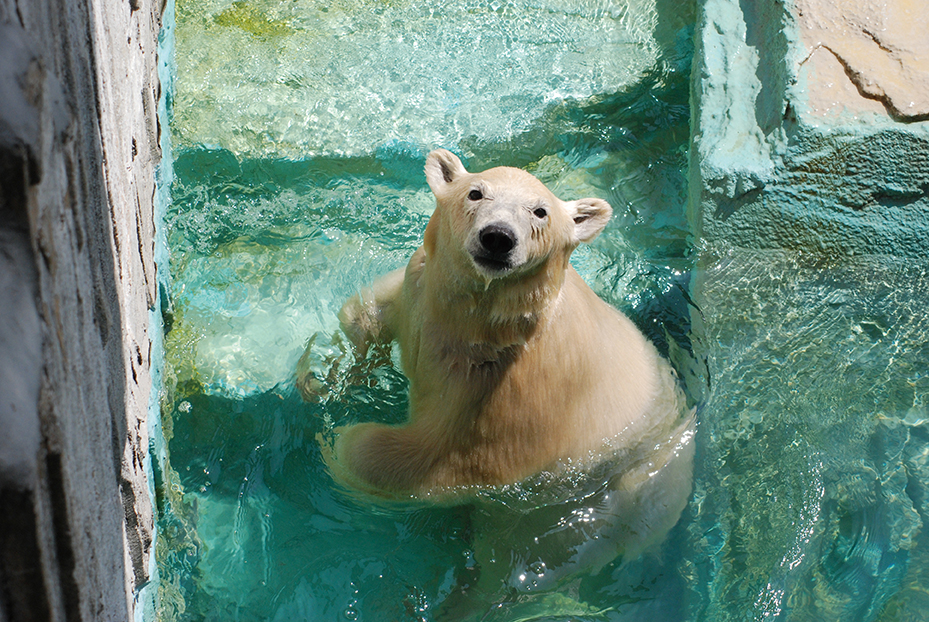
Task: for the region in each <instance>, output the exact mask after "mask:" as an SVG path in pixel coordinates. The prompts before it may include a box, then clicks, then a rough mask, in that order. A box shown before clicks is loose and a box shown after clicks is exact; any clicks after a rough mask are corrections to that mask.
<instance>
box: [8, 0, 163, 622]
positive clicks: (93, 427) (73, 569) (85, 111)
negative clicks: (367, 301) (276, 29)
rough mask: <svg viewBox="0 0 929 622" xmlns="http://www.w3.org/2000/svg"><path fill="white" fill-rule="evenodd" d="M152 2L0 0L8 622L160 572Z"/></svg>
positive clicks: (118, 603)
mask: <svg viewBox="0 0 929 622" xmlns="http://www.w3.org/2000/svg"><path fill="white" fill-rule="evenodd" d="M159 10H160V9H159V7H158V6H157V4H156V3H151V2H147V3H140V2H136V1H134V0H132V1H130V2H97V1H95V0H86V1H80V2H71V3H57V2H49V1H46V0H40V1H38V2H23V1H21V0H0V268H2V271H3V272H2V274H3V276H2V278H0V287H2V288H3V289H2V294H0V316H2V321H0V360H2V361H3V363H2V365H0V383H2V389H0V426H2V430H3V437H4V438H3V440H2V441H0V507H2V508H3V514H4V516H3V520H2V521H0V619H2V620H11V621H12V620H27V619H29V620H31V619H52V620H64V619H68V620H77V619H82V620H120V621H124V620H127V619H130V618H131V617H132V609H133V592H134V590H135V588H136V587H137V586H140V585H141V584H142V583H144V582H145V581H146V580H147V579H148V576H147V563H148V557H149V547H150V545H151V534H152V508H151V502H150V496H149V492H148V480H147V474H146V471H145V463H146V460H147V449H148V435H147V431H146V425H145V418H146V413H147V411H148V403H149V394H150V391H151V382H150V377H149V365H150V351H149V350H150V347H149V339H148V333H147V331H148V308H149V306H151V305H152V304H153V301H154V298H155V289H154V288H155V286H154V277H155V267H154V263H153V261H152V250H153V244H152V223H153V218H152V194H153V191H154V181H153V179H154V175H153V166H154V165H155V164H156V163H157V160H158V157H159V151H158V141H157V133H158V129H157V126H156V121H155V103H156V101H157V98H158V85H157V79H156V78H155V75H156V74H155V41H156V37H157V32H158V21H159V18H158V12H159Z"/></svg>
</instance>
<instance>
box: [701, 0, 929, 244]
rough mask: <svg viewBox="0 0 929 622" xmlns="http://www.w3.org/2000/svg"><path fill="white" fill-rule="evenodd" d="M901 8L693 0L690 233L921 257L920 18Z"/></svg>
mask: <svg viewBox="0 0 929 622" xmlns="http://www.w3.org/2000/svg"><path fill="white" fill-rule="evenodd" d="M909 4H911V3H907V2H905V0H895V1H892V2H886V3H881V4H880V5H879V6H878V5H874V6H871V5H869V7H870V8H869V11H872V12H871V13H870V14H865V12H864V11H863V10H862V12H861V13H862V14H861V15H857V14H856V12H855V11H851V10H849V11H846V9H847V8H849V7H846V6H845V4H843V5H842V10H841V11H839V10H838V9H837V8H834V7H833V6H832V4H831V3H828V2H824V1H823V2H820V1H818V0H785V1H784V2H781V3H762V2H757V1H756V0H751V1H742V2H739V1H737V0H709V1H707V2H704V3H703V4H702V6H701V9H700V14H699V17H698V24H697V31H696V32H697V34H696V52H695V58H694V63H695V67H694V74H693V76H694V77H693V91H692V97H693V109H694V118H693V124H694V125H693V139H692V140H693V142H692V149H691V197H690V213H691V219H692V223H693V226H694V229H695V232H696V233H697V234H698V235H702V237H703V238H705V239H708V240H719V241H726V242H728V243H731V244H732V245H734V246H739V247H747V248H798V249H803V250H809V251H816V252H821V253H825V254H855V253H859V254H860V253H878V254H893V255H902V256H914V257H915V256H924V255H926V254H927V253H929V123H926V122H925V121H923V119H925V118H926V114H927V111H929V101H927V97H929V96H927V95H926V93H927V92H929V90H927V89H926V87H925V85H926V84H927V82H929V67H926V66H925V65H926V64H927V63H926V61H925V60H924V59H926V58H929V54H927V53H926V50H925V49H923V48H925V47H929V44H927V43H925V42H924V41H923V39H924V38H925V36H924V34H919V33H925V32H926V29H925V28H922V30H920V29H919V24H921V23H923V22H925V21H926V19H927V18H926V17H925V16H923V15H922V14H919V13H917V12H916V9H915V8H914V9H912V11H913V14H912V15H909V13H908V11H909V10H910V9H909V8H908V7H909ZM920 20H921V21H920ZM914 24H916V26H914ZM875 32H877V33H879V36H877V35H875V34H874V33H875ZM921 59H922V60H921Z"/></svg>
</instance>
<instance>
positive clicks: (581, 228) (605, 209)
mask: <svg viewBox="0 0 929 622" xmlns="http://www.w3.org/2000/svg"><path fill="white" fill-rule="evenodd" d="M565 207H566V208H567V210H568V215H570V216H571V219H572V220H573V221H574V237H575V239H577V241H578V242H590V241H592V240H593V239H594V238H595V237H597V236H598V235H600V232H601V231H603V228H604V227H605V226H606V223H608V222H609V221H610V216H612V215H613V208H612V207H610V204H609V203H607V202H606V201H604V200H603V199H578V200H577V201H569V202H568V203H565Z"/></svg>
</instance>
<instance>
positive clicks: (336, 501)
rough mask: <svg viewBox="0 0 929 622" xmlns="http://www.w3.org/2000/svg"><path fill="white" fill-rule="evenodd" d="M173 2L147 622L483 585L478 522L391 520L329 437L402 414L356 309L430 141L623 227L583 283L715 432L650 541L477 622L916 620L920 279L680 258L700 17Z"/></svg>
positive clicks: (584, 9) (403, 233) (924, 376)
mask: <svg viewBox="0 0 929 622" xmlns="http://www.w3.org/2000/svg"><path fill="white" fill-rule="evenodd" d="M176 10H177V24H176V30H175V34H176V37H177V43H176V50H175V58H176V73H175V75H174V77H173V79H174V87H173V89H172V90H171V92H170V93H169V95H170V98H171V99H170V100H169V104H170V106H169V108H170V115H171V118H170V130H171V138H172V141H173V154H172V168H173V183H172V185H171V188H170V190H171V205H170V206H169V208H168V211H167V213H166V215H165V231H166V233H167V244H168V247H169V249H170V264H169V267H170V270H169V271H170V278H169V279H168V280H166V281H165V286H166V293H167V296H166V297H165V298H166V300H165V321H166V331H167V334H166V336H165V345H164V348H165V352H164V355H165V372H164V384H165V389H164V398H163V400H162V404H161V423H162V429H163V434H164V439H165V447H166V452H165V455H166V459H165V461H164V462H163V463H162V466H161V467H159V468H158V469H157V472H156V490H157V499H156V500H157V504H158V510H159V518H158V539H157V545H156V561H157V565H158V588H157V590H158V593H157V608H156V609H157V613H156V618H157V619H158V620H342V619H348V620H431V619H434V615H435V613H434V612H435V611H436V608H437V607H438V606H439V604H440V603H441V602H442V601H443V599H444V598H445V597H446V596H447V595H448V594H449V593H450V591H452V589H453V587H454V585H455V582H456V580H457V579H456V576H457V574H458V573H460V571H461V569H462V568H468V566H469V564H473V540H472V538H471V533H470V526H471V525H470V521H471V518H470V516H469V509H468V508H467V507H435V506H430V505H427V504H406V505H404V504H396V505H387V506H385V505H383V504H374V503H371V502H370V500H366V499H365V498H363V497H361V496H359V495H355V494H352V493H351V492H349V491H345V490H343V489H341V488H339V487H338V486H337V485H335V484H334V483H333V481H332V479H331V478H330V476H329V474H328V473H327V471H326V469H325V466H324V464H323V462H322V460H321V456H320V451H319V445H318V443H317V440H316V438H317V435H319V434H326V433H327V432H329V431H331V429H332V428H333V427H334V426H337V425H340V424H342V423H344V422H347V421H356V420H358V421H360V420H377V421H385V422H399V421H402V420H403V418H404V416H405V412H406V411H405V409H406V394H405V390H406V382H405V379H404V378H403V376H402V374H400V372H399V371H398V365H397V364H396V363H397V355H396V352H394V353H393V361H394V364H393V365H383V366H379V367H377V368H375V369H372V370H367V371H366V372H365V373H364V374H361V375H359V374H358V373H357V371H356V370H353V368H352V366H351V365H350V364H348V363H347V361H349V360H350V354H348V355H347V354H346V353H345V346H344V344H342V343H340V340H339V338H338V322H337V320H336V312H337V311H338V309H339V308H340V306H341V304H342V302H343V301H344V300H345V299H346V298H347V297H348V296H350V295H352V294H353V293H354V292H355V291H356V290H357V288H358V287H359V286H361V285H364V284H366V283H368V282H370V281H371V280H373V278H375V277H376V276H378V275H380V274H383V273H385V272H387V271H389V270H392V269H394V268H397V267H400V266H402V265H405V263H406V260H407V259H408V257H409V255H410V254H411V253H412V251H413V250H415V248H416V247H417V246H418V245H419V243H420V240H421V236H422V232H423V230H424V228H425V225H426V222H427V221H428V218H429V215H430V213H431V210H432V207H433V198H432V196H431V194H430V192H429V190H428V188H427V186H426V184H425V177H424V175H423V173H422V166H423V163H424V161H425V155H426V153H428V151H429V150H430V149H432V148H434V147H439V146H444V147H447V148H450V149H452V150H454V151H456V153H458V154H459V155H461V156H462V157H463V158H464V159H465V161H466V164H467V165H468V167H469V168H470V169H472V170H481V169H483V168H488V167H491V166H495V165H503V164H505V165H515V166H520V167H522V168H526V169H527V170H529V171H530V172H532V173H533V174H535V175H536V176H538V177H539V178H540V179H542V180H543V181H544V182H545V183H546V184H547V185H549V187H550V188H552V189H553V191H554V192H555V193H556V194H558V195H559V196H562V197H563V198H566V199H567V198H578V197H581V196H600V197H602V198H605V199H607V200H608V201H609V202H610V203H611V204H612V206H613V208H614V217H613V221H612V223H611V224H610V225H609V227H608V229H607V230H606V231H605V232H604V234H603V235H601V237H600V238H598V239H597V240H596V241H595V243H594V244H593V245H591V246H590V247H585V248H582V249H579V250H578V251H577V252H576V253H575V255H574V258H573V263H574V264H575V266H576V267H577V269H578V271H579V272H580V273H581V274H582V276H584V277H585V278H586V280H587V281H588V282H589V283H590V284H591V286H592V287H593V288H594V289H595V291H597V293H598V294H600V295H601V296H602V297H603V298H604V299H606V300H607V301H609V302H610V303H611V304H613V305H614V306H616V307H617V308H619V309H621V310H623V311H624V312H625V313H627V314H628V315H629V316H630V317H631V318H633V320H634V321H635V322H636V323H637V324H638V325H639V327H640V328H642V330H643V331H645V332H646V334H647V335H648V336H649V337H650V338H651V339H652V340H653V341H654V342H655V343H656V344H657V345H658V347H659V349H660V350H661V351H662V353H663V354H665V355H666V356H667V357H668V358H669V359H670V360H671V361H672V363H673V364H674V366H675V367H676V368H677V370H678V373H679V375H680V377H681V378H682V381H683V383H684V386H685V389H686V391H687V393H688V396H689V399H690V401H691V402H692V403H693V404H694V405H696V406H697V409H698V432H697V440H696V443H697V457H696V462H695V472H694V492H693V494H692V497H691V500H690V503H689V505H688V507H687V508H686V509H685V511H684V514H683V515H682V517H681V519H680V521H679V522H678V524H677V525H676V526H675V527H674V529H673V530H672V531H671V532H670V533H669V535H668V536H667V538H665V540H664V541H663V542H662V543H660V545H658V546H656V547H655V548H654V549H653V550H649V551H648V552H647V553H646V554H643V555H642V556H640V557H637V558H635V559H623V560H619V559H618V560H617V561H616V562H614V563H612V564H609V565H607V567H605V568H604V569H603V570H602V571H600V572H599V573H598V574H596V575H585V574H582V575H579V576H578V577H576V578H574V579H572V580H570V581H567V582H565V583H563V584H562V585H560V586H559V587H558V589H557V590H555V591H553V592H549V593H541V594H530V595H519V596H513V597H510V598H503V597H501V598H500V599H498V601H497V602H495V603H490V604H488V607H487V612H486V613H487V615H486V617H485V618H482V619H487V620H529V619H540V620H569V619H570V620H588V619H589V620H639V619H648V620H669V621H670V620H674V621H679V620H730V619H731V620H744V619H782V620H828V619H835V620H898V619H899V620H910V619H915V618H914V617H913V615H916V614H914V612H925V611H929V595H927V593H926V591H925V589H924V587H922V586H924V585H925V581H923V580H922V579H923V577H924V576H925V575H926V573H927V570H929V559H927V554H926V553H925V551H926V550H927V546H926V544H927V543H926V542H925V539H926V537H925V536H924V535H923V531H922V516H925V515H926V509H927V508H926V486H927V483H929V446H927V440H929V438H927V437H929V428H927V427H926V422H927V421H929V419H927V416H929V415H927V404H929V397H927V396H929V370H927V361H929V346H927V345H926V343H927V339H926V335H927V334H929V320H927V319H926V315H925V313H924V312H923V310H924V309H926V308H929V282H927V279H929V262H926V261H923V262H920V261H914V260H907V261H904V260H898V259H894V258H891V257H869V258H855V259H850V258H845V259H835V258H832V259H826V258H821V257H812V256H809V255H807V254H804V253H803V252H800V251H746V250H742V249H737V248H727V247H723V246H719V245H710V244H708V243H704V242H701V241H699V240H695V239H694V238H693V236H692V234H691V232H690V229H689V226H688V221H687V217H686V202H687V171H686V166H687V148H688V141H689V132H690V130H689V121H690V119H689V114H690V111H689V80H690V61H691V56H692V46H691V40H692V29H693V21H694V15H693V12H694V8H693V6H692V4H690V3H684V4H674V5H673V6H669V3H665V2H649V1H646V0H635V1H630V2H625V3H622V2H620V3H612V4H611V3H567V2H564V3H562V2H557V1H544V2H543V1H538V2H530V1H525V2H503V1H501V2H496V1H494V2H478V1H476V0H472V1H459V2H448V3H444V4H442V5H441V6H439V7H435V6H430V5H429V4H420V3H418V2H414V1H412V0H397V1H392V2H386V3H385V2H365V1H363V0H355V1H345V2H334V3H333V2H325V3H323V2H311V1H309V0H294V1H289V2H270V1H261V0H248V1H244V2H242V1H237V2H228V1H224V0H210V1H208V2H199V3H194V2H190V1H189V0H179V1H178V4H177V9H176ZM336 58H338V59H340V61H341V62H336V61H335V60H334V59H336ZM721 310H724V311H725V312H724V313H723V312H721ZM304 351H306V352H307V353H308V361H309V364H310V365H311V366H312V368H313V369H314V370H315V371H317V372H318V375H319V377H320V378H323V379H324V390H323V391H321V394H320V399H319V401H318V402H316V403H305V402H304V401H303V400H301V398H300V396H299V394H298V392H297V391H296V389H295V387H294V370H295V368H296V365H297V361H298V359H300V357H301V355H302V354H303V353H304ZM346 357H348V358H346ZM922 615H925V614H924V613H923V614H922Z"/></svg>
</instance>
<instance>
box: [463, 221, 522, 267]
mask: <svg viewBox="0 0 929 622" xmlns="http://www.w3.org/2000/svg"><path fill="white" fill-rule="evenodd" d="M478 242H479V246H478V248H477V249H475V251H474V252H472V257H474V261H475V263H477V264H478V265H479V266H481V267H482V268H484V269H486V270H492V271H504V270H509V269H510V268H512V267H513V265H512V263H513V262H512V257H511V254H512V250H513V248H515V246H516V242H517V238H516V232H514V231H513V229H511V228H510V227H509V226H508V225H506V224H503V223H494V224H490V225H487V226H486V227H484V228H483V229H481V231H480V233H479V234H478Z"/></svg>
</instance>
